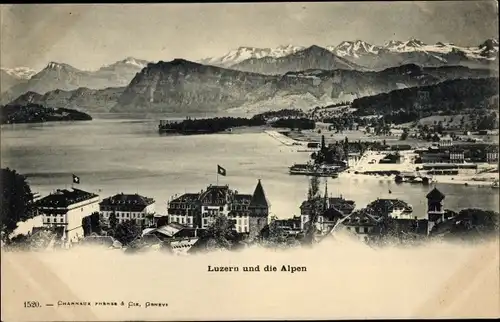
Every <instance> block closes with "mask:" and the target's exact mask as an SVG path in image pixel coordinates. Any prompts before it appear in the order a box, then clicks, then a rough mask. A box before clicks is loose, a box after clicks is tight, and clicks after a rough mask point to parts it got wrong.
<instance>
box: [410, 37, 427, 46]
mask: <svg viewBox="0 0 500 322" xmlns="http://www.w3.org/2000/svg"><path fill="white" fill-rule="evenodd" d="M406 46H411V47H422V46H425V43H423V42H422V41H420V40H418V39H415V38H410V40H408V41H407V42H406Z"/></svg>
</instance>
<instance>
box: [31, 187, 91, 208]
mask: <svg viewBox="0 0 500 322" xmlns="http://www.w3.org/2000/svg"><path fill="white" fill-rule="evenodd" d="M97 197H99V196H98V195H96V194H94V193H91V192H87V191H83V190H80V189H75V188H73V189H72V190H67V189H64V190H61V189H58V190H56V191H55V192H53V193H51V194H50V195H48V196H46V197H44V198H41V199H40V200H38V201H36V205H37V206H38V207H48V208H51V207H52V208H62V207H69V206H70V205H73V204H75V203H79V202H82V201H85V200H90V199H93V198H97Z"/></svg>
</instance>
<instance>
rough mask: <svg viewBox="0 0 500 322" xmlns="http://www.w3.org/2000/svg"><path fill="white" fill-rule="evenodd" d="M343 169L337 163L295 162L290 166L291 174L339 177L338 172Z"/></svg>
mask: <svg viewBox="0 0 500 322" xmlns="http://www.w3.org/2000/svg"><path fill="white" fill-rule="evenodd" d="M340 171H342V169H341V167H340V166H335V165H326V164H323V165H313V164H294V165H292V166H291V167H290V168H289V172H290V174H291V175H305V176H317V177H331V178H337V177H338V173H339V172H340Z"/></svg>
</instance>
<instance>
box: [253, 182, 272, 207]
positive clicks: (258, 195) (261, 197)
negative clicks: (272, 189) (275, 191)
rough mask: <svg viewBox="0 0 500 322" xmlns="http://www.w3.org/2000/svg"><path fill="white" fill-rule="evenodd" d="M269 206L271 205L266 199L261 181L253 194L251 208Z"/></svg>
mask: <svg viewBox="0 0 500 322" xmlns="http://www.w3.org/2000/svg"><path fill="white" fill-rule="evenodd" d="M269 205H270V203H269V201H268V200H267V198H266V193H265V192H264V188H263V187H262V183H261V182H260V179H259V181H258V182H257V186H256V187H255V190H254V192H253V195H252V199H251V200H250V207H269Z"/></svg>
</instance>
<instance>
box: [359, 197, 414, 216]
mask: <svg viewBox="0 0 500 322" xmlns="http://www.w3.org/2000/svg"><path fill="white" fill-rule="evenodd" d="M367 208H368V209H370V210H371V211H372V212H371V215H372V216H375V217H376V218H381V217H390V218H394V219H413V217H414V216H413V207H412V206H411V205H410V204H408V203H407V202H405V201H403V200H399V199H377V200H375V201H372V202H371V203H370V204H368V206H367Z"/></svg>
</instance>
